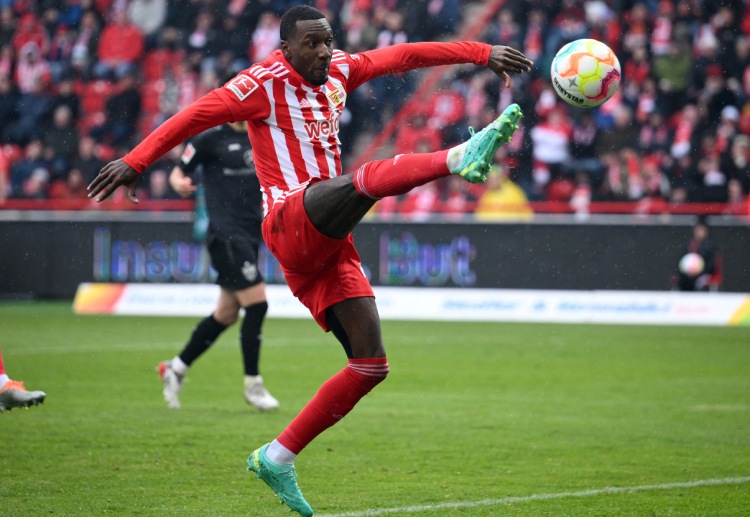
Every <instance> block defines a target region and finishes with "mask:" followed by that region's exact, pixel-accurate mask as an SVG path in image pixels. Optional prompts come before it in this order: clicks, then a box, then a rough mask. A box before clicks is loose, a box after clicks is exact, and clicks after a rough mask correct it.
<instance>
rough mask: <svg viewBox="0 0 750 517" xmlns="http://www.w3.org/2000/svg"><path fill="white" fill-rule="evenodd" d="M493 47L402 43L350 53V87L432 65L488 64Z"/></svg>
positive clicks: (474, 44) (352, 88)
mask: <svg viewBox="0 0 750 517" xmlns="http://www.w3.org/2000/svg"><path fill="white" fill-rule="evenodd" d="M491 49H492V47H491V46H490V45H488V44H486V43H477V42H471V41H453V42H446V43H440V42H425V43H401V44H398V45H392V46H390V47H384V48H379V49H375V50H368V51H365V52H360V53H358V54H351V55H350V56H349V58H350V70H351V72H350V75H349V81H348V83H347V90H348V91H352V90H354V89H356V88H357V87H358V86H360V85H362V84H364V83H366V82H367V81H369V80H370V79H373V78H375V77H379V76H381V75H386V74H397V73H400V72H406V71H407V70H414V69H417V68H426V67H429V66H439V65H455V64H461V63H473V64H475V65H479V66H486V65H487V63H488V62H489V59H490V50H491Z"/></svg>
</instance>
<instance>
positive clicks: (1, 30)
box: [0, 7, 18, 48]
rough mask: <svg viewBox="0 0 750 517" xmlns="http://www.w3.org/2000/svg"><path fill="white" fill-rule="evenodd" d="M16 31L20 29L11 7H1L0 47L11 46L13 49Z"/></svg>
mask: <svg viewBox="0 0 750 517" xmlns="http://www.w3.org/2000/svg"><path fill="white" fill-rule="evenodd" d="M16 30H18V28H17V27H16V17H15V16H13V10H12V9H11V8H10V7H0V47H4V46H5V45H10V47H11V48H13V45H12V41H13V35H14V34H15V33H16Z"/></svg>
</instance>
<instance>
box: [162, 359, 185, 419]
mask: <svg viewBox="0 0 750 517" xmlns="http://www.w3.org/2000/svg"><path fill="white" fill-rule="evenodd" d="M156 371H157V372H159V378H160V379H161V382H162V384H163V385H164V389H163V390H162V394H163V395H164V400H165V401H166V402H167V405H168V406H169V407H170V408H172V409H180V392H181V391H182V383H183V381H184V380H185V376H184V375H180V374H179V373H177V372H176V371H174V369H173V368H172V366H170V364H169V361H162V362H161V363H159V366H157V367H156Z"/></svg>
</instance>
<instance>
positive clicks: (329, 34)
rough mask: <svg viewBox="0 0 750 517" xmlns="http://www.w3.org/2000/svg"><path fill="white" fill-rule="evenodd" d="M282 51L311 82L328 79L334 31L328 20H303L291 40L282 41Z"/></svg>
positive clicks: (317, 84)
mask: <svg viewBox="0 0 750 517" xmlns="http://www.w3.org/2000/svg"><path fill="white" fill-rule="evenodd" d="M281 51H282V52H283V53H284V57H285V58H286V59H287V61H289V64H291V65H292V67H293V68H294V69H295V70H296V71H297V73H298V74H299V75H301V76H302V78H303V79H304V80H305V81H307V82H308V83H310V84H314V85H316V86H320V85H323V84H325V83H326V81H328V67H329V66H330V65H331V55H332V52H333V31H332V30H331V26H330V25H329V24H328V20H326V19H325V18H321V19H319V20H302V21H298V22H297V32H295V33H294V35H293V36H292V37H291V38H289V41H282V42H281Z"/></svg>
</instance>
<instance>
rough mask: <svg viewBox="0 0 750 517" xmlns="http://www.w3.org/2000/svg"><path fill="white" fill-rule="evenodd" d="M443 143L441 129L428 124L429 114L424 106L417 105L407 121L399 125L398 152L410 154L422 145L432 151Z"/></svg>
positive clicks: (396, 143)
mask: <svg viewBox="0 0 750 517" xmlns="http://www.w3.org/2000/svg"><path fill="white" fill-rule="evenodd" d="M442 144H443V142H442V138H441V136H440V131H439V130H438V129H437V128H435V127H433V126H430V125H428V124H427V114H426V113H425V111H424V109H423V108H419V107H417V108H415V109H414V110H413V111H412V113H411V114H410V115H409V118H408V119H407V120H406V122H405V123H404V124H401V126H400V127H399V129H398V133H397V135H396V142H395V151H396V154H408V153H413V152H414V150H415V149H417V148H418V147H422V148H424V149H427V152H428V153H431V152H434V151H437V150H439V149H441V146H442Z"/></svg>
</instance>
